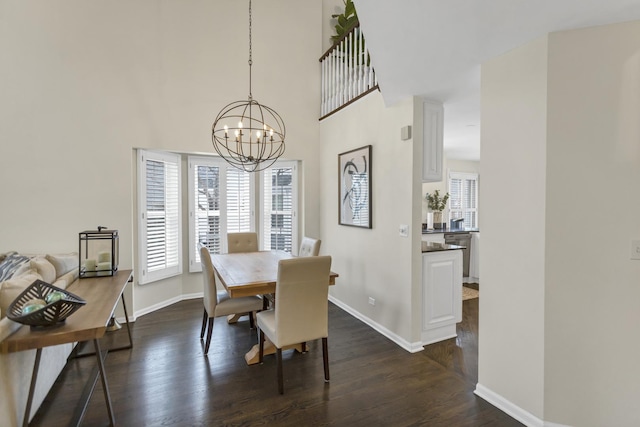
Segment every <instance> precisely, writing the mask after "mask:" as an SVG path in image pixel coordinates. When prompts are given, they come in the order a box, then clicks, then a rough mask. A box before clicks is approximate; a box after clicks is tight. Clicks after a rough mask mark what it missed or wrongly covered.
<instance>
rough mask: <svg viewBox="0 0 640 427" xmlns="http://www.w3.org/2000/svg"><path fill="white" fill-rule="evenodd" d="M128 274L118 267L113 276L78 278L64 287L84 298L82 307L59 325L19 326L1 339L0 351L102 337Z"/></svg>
mask: <svg viewBox="0 0 640 427" xmlns="http://www.w3.org/2000/svg"><path fill="white" fill-rule="evenodd" d="M130 277H131V270H119V271H118V272H117V273H116V274H115V275H114V276H108V277H92V278H84V279H77V280H76V281H75V282H73V283H72V284H71V285H69V286H68V287H67V290H68V291H69V292H71V293H73V294H75V295H77V296H79V297H80V298H82V299H84V300H85V301H86V302H87V303H86V304H85V305H84V306H83V307H81V308H80V309H78V311H76V312H75V313H73V314H72V315H71V316H69V317H68V318H67V319H66V321H65V322H64V323H62V324H61V325H59V326H52V327H49V328H33V329H32V328H31V327H30V326H26V325H24V326H22V327H21V328H20V329H18V330H17V331H16V332H14V333H13V334H11V335H9V336H8V337H7V338H6V339H5V340H4V341H2V342H0V353H14V352H18V351H24V350H31V349H37V348H43V347H48V346H52V345H58V344H65V343H71V342H78V341H89V340H93V339H98V338H102V336H103V335H104V334H105V332H106V329H107V325H108V323H109V320H110V319H111V316H112V314H113V311H114V310H115V308H116V304H117V303H118V299H119V298H120V296H121V295H122V292H123V291H124V288H125V287H126V286H127V282H128V281H129V279H130Z"/></svg>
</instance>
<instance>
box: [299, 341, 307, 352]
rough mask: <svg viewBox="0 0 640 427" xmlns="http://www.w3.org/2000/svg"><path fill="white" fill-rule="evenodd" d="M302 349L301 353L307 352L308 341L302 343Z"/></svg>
mask: <svg viewBox="0 0 640 427" xmlns="http://www.w3.org/2000/svg"><path fill="white" fill-rule="evenodd" d="M300 350H301V351H300V352H301V353H306V352H307V342H306V341H305V342H302V343H300Z"/></svg>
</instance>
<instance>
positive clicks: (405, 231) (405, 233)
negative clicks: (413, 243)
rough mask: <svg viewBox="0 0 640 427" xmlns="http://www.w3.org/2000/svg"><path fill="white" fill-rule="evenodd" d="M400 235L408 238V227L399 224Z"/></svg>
mask: <svg viewBox="0 0 640 427" xmlns="http://www.w3.org/2000/svg"><path fill="white" fill-rule="evenodd" d="M399 231H400V235H401V236H402V237H408V236H409V226H408V225H406V224H400V229H399Z"/></svg>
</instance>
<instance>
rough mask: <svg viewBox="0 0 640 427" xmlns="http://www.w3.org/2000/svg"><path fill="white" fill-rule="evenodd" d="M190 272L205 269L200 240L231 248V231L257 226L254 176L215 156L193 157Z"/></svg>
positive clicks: (213, 247)
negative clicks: (201, 258)
mask: <svg viewBox="0 0 640 427" xmlns="http://www.w3.org/2000/svg"><path fill="white" fill-rule="evenodd" d="M188 163H189V185H188V187H189V188H188V191H189V271H191V272H194V271H202V266H201V264H200V251H199V250H198V243H203V244H204V245H206V246H207V248H209V251H210V252H211V253H212V254H219V253H224V252H226V251H227V233H232V232H239V231H252V229H253V226H252V224H253V222H254V221H253V211H254V209H253V205H252V200H253V181H254V180H253V175H252V174H250V173H247V172H243V171H241V170H239V169H236V168H234V167H233V166H230V165H229V164H228V163H226V162H225V161H224V160H222V159H220V158H215V157H189V159H188Z"/></svg>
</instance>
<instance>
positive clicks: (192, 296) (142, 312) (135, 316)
mask: <svg viewBox="0 0 640 427" xmlns="http://www.w3.org/2000/svg"><path fill="white" fill-rule="evenodd" d="M202 296H203V293H202V292H196V293H192V294H183V295H179V296H177V297H173V298H170V299H168V300H165V301H162V302H159V303H157V304H154V305H152V306H149V307H145V308H143V309H142V310H138V311H136V312H134V314H133V318H132V319H130V320H131V321H132V322H135V321H136V320H137V319H138V317H140V316H144V315H145V314H149V313H153V312H154V311H156V310H160V309H161V308H165V307H168V306H170V305H171V304H175V303H177V302H180V301H184V300H188V299H196V298H202ZM117 320H118V322H120V323H122V322H124V321H125V319H124V316H122V317H121V318H118V319H117Z"/></svg>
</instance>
